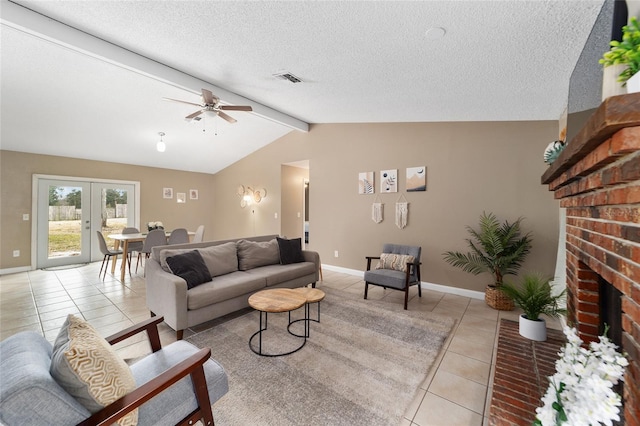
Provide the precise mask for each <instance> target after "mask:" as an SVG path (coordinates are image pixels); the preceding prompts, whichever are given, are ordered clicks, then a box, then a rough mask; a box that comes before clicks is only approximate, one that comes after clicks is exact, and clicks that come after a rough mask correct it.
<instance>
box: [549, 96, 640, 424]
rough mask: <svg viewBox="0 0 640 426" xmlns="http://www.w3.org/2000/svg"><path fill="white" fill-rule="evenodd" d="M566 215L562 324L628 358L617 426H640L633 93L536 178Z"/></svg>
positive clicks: (639, 177) (638, 199) (611, 103)
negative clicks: (608, 341)
mask: <svg viewBox="0 0 640 426" xmlns="http://www.w3.org/2000/svg"><path fill="white" fill-rule="evenodd" d="M542 183H543V184H547V185H548V186H549V189H550V190H551V191H554V194H555V198H557V199H559V200H560V206H561V207H564V208H566V213H567V215H566V216H567V220H566V258H567V264H566V270H567V305H568V311H569V314H568V320H569V322H570V323H573V324H574V325H575V326H576V328H577V329H578V331H579V333H580V336H581V337H582V339H583V340H585V341H587V342H588V341H592V340H597V336H598V335H599V334H601V332H602V330H603V324H604V323H607V324H608V325H610V331H609V336H610V337H611V338H612V339H613V340H614V341H616V342H617V344H618V345H620V346H621V347H622V349H623V350H624V351H625V352H626V353H627V354H628V357H629V361H630V365H629V367H628V369H627V371H626V373H625V383H624V389H623V396H624V421H625V425H628V426H640V93H635V94H629V95H622V96H615V97H611V98H608V99H606V100H605V101H604V102H603V103H602V104H601V105H600V107H599V108H598V109H597V110H596V112H595V113H594V114H593V115H592V116H591V117H590V119H589V120H588V122H587V123H586V124H585V126H584V127H583V128H582V130H581V131H580V132H579V133H578V134H577V135H576V136H575V137H574V138H573V140H571V141H570V142H569V144H568V145H567V147H566V148H565V150H564V151H563V152H562V153H561V154H560V156H559V157H558V159H557V160H556V161H555V162H554V163H553V164H552V165H551V166H550V167H549V169H548V170H547V171H546V172H545V174H544V175H543V176H542Z"/></svg>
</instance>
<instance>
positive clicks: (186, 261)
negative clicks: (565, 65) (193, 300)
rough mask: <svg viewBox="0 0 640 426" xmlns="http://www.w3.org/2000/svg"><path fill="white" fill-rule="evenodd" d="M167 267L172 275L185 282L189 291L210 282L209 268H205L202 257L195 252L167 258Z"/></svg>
mask: <svg viewBox="0 0 640 426" xmlns="http://www.w3.org/2000/svg"><path fill="white" fill-rule="evenodd" d="M167 265H169V268H170V269H171V272H172V273H173V274H174V275H177V276H179V277H180V278H182V279H184V280H185V281H186V282H187V288H189V289H192V288H193V287H196V286H199V285H200V284H203V283H206V282H208V281H211V275H210V274H209V268H207V265H205V263H204V260H203V259H202V255H201V254H200V252H198V251H197V250H193V251H190V252H187V253H184V254H178V255H176V256H170V257H167Z"/></svg>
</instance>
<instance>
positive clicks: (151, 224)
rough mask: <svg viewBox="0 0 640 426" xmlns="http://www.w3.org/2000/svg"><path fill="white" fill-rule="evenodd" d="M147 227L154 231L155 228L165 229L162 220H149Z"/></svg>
mask: <svg viewBox="0 0 640 426" xmlns="http://www.w3.org/2000/svg"><path fill="white" fill-rule="evenodd" d="M147 229H148V230H149V231H153V230H154V229H164V225H163V224H162V222H149V223H147Z"/></svg>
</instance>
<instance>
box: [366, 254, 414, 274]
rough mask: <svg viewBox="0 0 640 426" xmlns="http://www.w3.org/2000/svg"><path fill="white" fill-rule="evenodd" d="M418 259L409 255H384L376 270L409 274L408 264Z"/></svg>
mask: <svg viewBox="0 0 640 426" xmlns="http://www.w3.org/2000/svg"><path fill="white" fill-rule="evenodd" d="M415 260H416V258H415V257H414V256H411V255H408V254H393V253H382V254H381V255H380V260H379V261H378V264H377V265H376V269H393V270H396V271H402V272H407V263H413V262H415Z"/></svg>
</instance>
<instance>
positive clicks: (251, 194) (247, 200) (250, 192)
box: [236, 185, 267, 208]
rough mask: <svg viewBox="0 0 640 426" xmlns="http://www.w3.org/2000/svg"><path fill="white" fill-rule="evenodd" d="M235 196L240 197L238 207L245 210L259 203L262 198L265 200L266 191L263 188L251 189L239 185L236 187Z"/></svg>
mask: <svg viewBox="0 0 640 426" xmlns="http://www.w3.org/2000/svg"><path fill="white" fill-rule="evenodd" d="M236 194H237V195H238V197H240V207H242V208H245V207H247V206H248V205H251V204H253V203H256V204H258V203H260V201H262V199H263V198H266V196H267V190H266V189H264V188H262V189H253V188H251V187H250V186H247V187H245V186H244V185H240V186H238V189H237V191H236Z"/></svg>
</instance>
